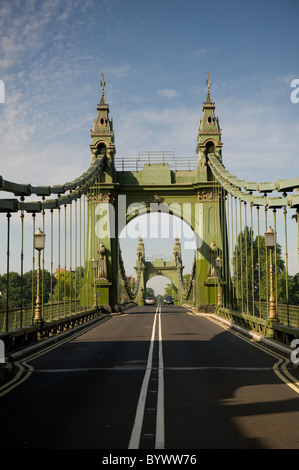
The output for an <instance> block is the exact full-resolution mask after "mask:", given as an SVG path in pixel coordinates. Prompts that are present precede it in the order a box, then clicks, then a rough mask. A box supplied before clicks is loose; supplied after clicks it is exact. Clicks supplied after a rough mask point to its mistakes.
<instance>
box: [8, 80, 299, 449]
mask: <svg viewBox="0 0 299 470" xmlns="http://www.w3.org/2000/svg"><path fill="white" fill-rule="evenodd" d="M207 85H208V89H207V96H206V99H205V101H204V103H203V106H202V116H201V118H200V120H199V129H198V134H197V145H196V155H195V156H193V157H180V158H178V157H176V156H175V155H174V153H173V152H168V151H167V152H166V151H165V152H140V153H139V155H138V157H136V159H133V158H129V159H125V158H123V157H120V158H117V157H116V148H115V136H114V130H113V123H112V120H111V119H110V116H109V113H110V110H109V105H108V103H107V101H106V96H105V82H104V76H102V81H101V88H102V94H101V97H100V101H99V103H98V105H97V114H96V118H95V120H94V122H93V126H92V129H91V144H90V153H91V157H90V162H89V167H88V169H87V170H86V172H84V173H83V174H82V175H81V176H79V177H78V178H76V179H75V180H73V181H71V182H63V181H59V182H58V184H57V185H53V186H45V185H42V186H33V185H31V184H30V183H28V184H20V183H19V182H12V181H7V180H6V179H5V177H4V176H1V177H0V190H1V192H2V197H1V198H0V217H1V230H2V231H1V234H2V241H1V250H2V253H1V260H2V275H1V278H0V281H1V287H0V290H1V296H0V360H1V367H0V372H3V370H7V371H8V372H10V374H9V375H8V376H7V375H5V374H2V375H1V377H2V378H3V377H4V384H3V385H2V386H0V413H1V417H2V422H3V426H4V428H5V429H6V433H5V436H3V438H2V439H1V446H2V447H4V448H41V447H43V448H45V447H48V448H58V447H62V448H80V447H82V448H111V447H113V448H114V449H116V448H129V449H135V448H145V449H148V448H156V449H162V448H167V447H168V448H189V449H190V448H198V447H200V448H202V447H207V448H211V447H217V446H219V447H229V448H231V447H235V446H236V447H246V448H252V447H271V448H278V447H281V446H283V442H288V447H292V448H294V447H296V446H297V445H298V439H297V434H296V433H297V430H298V419H299V417H298V416H297V415H298V409H297V408H298V406H297V403H298V400H297V394H298V393H299V388H298V378H296V376H295V375H294V374H295V372H294V371H293V372H292V365H290V361H289V360H287V359H286V358H285V356H284V355H283V354H282V355H281V354H280V353H278V352H275V353H274V352H273V350H272V349H271V350H270V351H272V352H269V350H268V351H266V349H264V348H263V346H262V345H261V344H259V345H258V346H257V345H256V344H255V343H254V341H253V342H251V341H250V340H245V337H244V336H242V337H241V335H240V334H238V333H237V332H236V330H234V326H235V327H236V328H238V327H242V329H243V330H242V331H247V332H251V333H250V334H252V335H254V334H256V335H258V337H259V338H264V339H265V341H268V342H269V343H267V344H271V345H272V346H273V345H281V348H287V347H288V346H290V345H291V343H292V341H293V340H294V339H297V338H299V306H298V305H296V302H295V301H294V299H296V295H295V296H294V279H293V278H292V277H291V276H290V275H289V265H288V260H289V256H288V247H289V238H288V237H289V230H288V229H289V224H290V223H291V224H293V225H294V224H297V234H298V236H297V239H298V240H297V244H298V246H299V225H298V212H299V195H298V194H297V192H298V188H299V177H298V178H293V179H289V180H279V179H278V180H277V181H274V182H247V181H244V180H240V179H238V178H237V177H236V176H233V175H232V174H231V173H230V172H229V171H228V170H227V169H226V168H225V166H224V163H223V160H224V159H223V155H222V146H223V143H222V139H221V137H222V131H221V129H220V124H219V119H218V118H217V117H216V115H215V103H214V102H213V101H212V98H211V93H210V86H211V82H210V79H208V80H207ZM156 212H161V213H166V214H171V215H172V216H174V217H179V218H180V219H181V220H183V221H184V222H186V223H187V224H188V225H189V226H190V227H191V229H192V230H193V232H194V240H195V242H194V247H195V248H194V258H193V264H192V267H191V270H190V272H189V273H188V274H189V277H188V282H184V277H183V276H184V262H183V255H182V247H181V242H180V239H179V237H176V238H175V242H174V245H173V247H172V251H173V253H172V256H171V257H170V258H167V257H165V256H164V255H157V256H153V257H150V258H149V257H147V256H146V252H145V246H144V241H143V238H142V237H141V236H140V237H139V240H138V241H137V242H136V255H135V272H136V274H135V278H133V277H132V275H131V276H130V277H128V275H127V273H126V266H125V264H124V261H123V255H122V251H121V249H120V243H119V238H120V234H121V232H122V230H123V229H124V228H125V227H126V226H127V224H128V223H129V222H130V221H132V220H134V219H135V218H137V217H138V216H140V215H143V214H149V213H156ZM293 241H294V240H293ZM159 251H160V250H159V249H158V247H157V252H159ZM283 252H284V258H283ZM298 252H299V248H298ZM16 258H18V263H17V264H19V272H16V271H15V270H12V269H11V266H12V265H13V266H15V265H16ZM297 261H298V260H297ZM157 275H163V276H165V277H167V278H168V279H169V281H170V283H171V285H172V287H173V290H174V292H175V294H176V295H175V304H176V305H174V306H168V307H165V306H163V307H161V306H157V307H151V306H146V305H144V303H145V295H146V285H147V282H148V280H149V279H151V278H152V277H154V276H157ZM185 279H186V278H185ZM295 294H296V286H295ZM163 312H164V314H163ZM162 319H163V320H162ZM108 320H109V321H108ZM152 322H153V323H152ZM225 322H226V323H225ZM223 325H231V326H230V327H227V326H223ZM232 325H233V327H232ZM227 331H229V332H230V333H227ZM69 334H70V336H68V335H69ZM231 334H233V335H234V336H233V338H234V339H233V340H232V339H231ZM59 339H60V340H61V341H59ZM246 341H247V342H246ZM56 342H57V343H56ZM247 343H249V344H247ZM148 348H149V349H148ZM252 348H253V349H252ZM289 350H290V349H288V351H289ZM284 351H285V350H284ZM284 354H285V353H284ZM22 358H23V359H22ZM244 372H245V374H244ZM143 374H144V375H143ZM202 374H204V377H203V376H202ZM223 374H225V381H226V385H225V387H224V388H222V385H223V383H224V382H223V380H224V376H223ZM261 374H262V375H261ZM83 376H84V379H83ZM50 377H51V378H50ZM29 379H30V380H29ZM104 382H105V386H104V387H103V383H104ZM263 384H267V386H268V387H273V391H272V392H271V393H270V395H271V397H273V396H275V393H277V388H276V387H277V385H278V384H280V386H281V384H283V385H284V387H285V388H284V389H283V390H282V391H281V392H280V393H281V395H280V396H281V399H277V400H278V401H277V402H275V403H274V404H273V407H271V404H269V403H268V399H269V394H268V389H265V388H264V387H263ZM248 385H251V386H252V385H254V386H255V389H256V388H258V398H256V400H257V401H258V400H262V401H264V402H267V406H268V408H267V410H266V411H265V408H264V407H262V408H261V412H259V411H258V409H257V406H258V405H257V402H256V403H251V401H252V400H254V399H255V398H254V397H255V395H253V394H252V391H251V388H250V387H249V389H248ZM19 387H23V391H24V393H23V395H22V396H23V397H25V398H24V399H23V402H22V403H21V402H20V400H19V399H18V398H17V396H18V395H17V396H16V395H15V394H17V393H18V392H17V390H18V388H19ZM140 388H141V392H140V396H139V393H137V390H140ZM40 390H41V391H42V392H41V393H40V392H39V391H40ZM271 390H272V388H271ZM193 391H194V394H193ZM123 396H125V397H126V402H125V409H124V407H123V404H122V403H123V400H122V398H123ZM138 396H139V398H138ZM236 396H238V399H237V402H236V403H237V404H235V401H234V400H236ZM29 397H30V399H29ZM79 397H81V398H82V397H85V398H86V399H85V398H84V399H83V400H81V398H79ZM28 400H29V401H28ZM45 400H46V401H47V405H48V404H49V403H52V405H53V406H47V407H45V406H44V404H45ZM250 404H252V406H253V407H254V409H253V408H250ZM286 404H287V408H285V407H286ZM236 406H237V408H238V412H237V415H238V416H237V415H236ZM41 407H42V410H43V412H42V414H43V423H45V424H44V425H43V424H40V410H41ZM188 407H189V408H188ZM190 410H192V412H191V413H190ZM207 410H208V412H207ZM274 410H275V411H274ZM290 410H291V411H293V415H292V416H293V419H292V423H290V422H289V420H287V416H288V412H289V411H290ZM277 412H279V413H280V415H279V421H278V422H277V421H275V423H274V424H275V425H273V426H272V427H271V424H273V416H276V415H275V413H277ZM259 414H261V416H263V418H260V417H259ZM243 415H244V416H245V422H244V423H243V421H242V425H240V426H238V425H236V422H238V423H239V421H240V420H241V417H242V416H243ZM11 416H14V418H13V421H12V422H13V428H11ZM207 416H208V419H206V418H207ZM236 416H237V418H236ZM249 417H250V419H249ZM251 417H254V421H253V422H251ZM212 418H213V419H212ZM257 419H258V420H259V421H258V423H259V425H258V426H257V425H256V423H257V421H256V420H257ZM275 419H276V418H275ZM213 420H214V421H213ZM269 420H270V422H269ZM286 420H287V422H286ZM24 422H26V423H27V426H26V429H24V426H21V425H20V426H17V425H16V423H19V424H20V423H24ZM37 422H38V423H39V425H38V426H37V425H36V423H37ZM202 422H205V432H203V429H202V427H201V425H200V423H202ZM213 422H217V426H216V427H215V426H213ZM240 422H241V421H240ZM62 423H63V424H62ZM219 423H222V424H221V425H219ZM218 425H219V426H218ZM40 426H42V432H40V431H39V428H40ZM211 426H212V428H211ZM62 430H63V432H62ZM259 430H261V431H260V434H258V433H259ZM282 433H283V435H284V440H283V442H281V435H282ZM265 436H266V437H265Z"/></svg>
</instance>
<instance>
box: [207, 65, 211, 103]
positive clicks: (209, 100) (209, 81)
mask: <svg viewBox="0 0 299 470" xmlns="http://www.w3.org/2000/svg"><path fill="white" fill-rule="evenodd" d="M206 84H207V85H208V94H207V98H206V103H212V99H211V95H210V88H211V84H212V82H211V79H210V72H208V79H207V80H206Z"/></svg>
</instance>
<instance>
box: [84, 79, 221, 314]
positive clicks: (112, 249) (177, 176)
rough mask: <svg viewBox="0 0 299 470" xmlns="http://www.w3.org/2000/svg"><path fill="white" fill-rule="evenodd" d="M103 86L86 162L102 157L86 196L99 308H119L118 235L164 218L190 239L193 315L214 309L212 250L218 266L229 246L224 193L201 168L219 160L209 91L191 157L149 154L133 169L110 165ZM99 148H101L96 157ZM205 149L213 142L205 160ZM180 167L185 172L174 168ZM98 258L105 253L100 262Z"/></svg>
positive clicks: (89, 256) (124, 162) (123, 163)
mask: <svg viewBox="0 0 299 470" xmlns="http://www.w3.org/2000/svg"><path fill="white" fill-rule="evenodd" d="M104 86H105V84H104V80H102V98H101V101H100V103H99V105H98V107H97V112H98V113H97V118H96V119H95V121H94V126H93V129H92V132H91V137H92V143H91V145H90V148H91V152H92V156H93V157H92V158H96V157H97V156H98V153H99V151H101V152H103V151H104V152H106V154H105V155H104V158H105V167H104V171H103V172H102V173H101V175H100V177H99V178H98V179H97V180H95V184H94V186H93V187H91V188H90V189H89V193H88V203H89V204H88V227H87V251H86V279H89V280H90V279H92V274H91V273H92V260H93V259H99V262H100V263H102V265H104V266H105V269H104V268H102V271H101V272H102V276H97V278H96V281H95V284H96V290H97V291H100V295H101V304H102V305H104V306H105V307H107V308H108V309H111V310H117V309H118V305H119V302H120V300H119V267H120V265H121V261H120V259H119V245H120V242H119V237H120V234H121V231H122V230H123V229H124V228H125V227H126V226H127V225H128V223H129V222H130V221H132V220H133V219H134V218H135V217H137V215H142V214H146V213H149V212H150V213H152V212H157V211H162V212H163V210H164V211H166V212H167V213H171V214H173V215H176V216H177V217H179V218H181V219H182V220H184V221H185V222H186V223H187V224H189V226H190V227H191V228H192V230H193V231H194V234H195V241H196V246H195V271H194V275H195V290H196V295H195V301H194V302H195V304H196V307H197V308H200V309H204V310H207V309H209V308H211V309H213V306H214V304H215V299H216V298H217V295H216V293H217V278H216V277H215V276H211V272H214V271H213V270H212V266H213V263H214V255H215V251H213V250H212V251H211V246H212V244H213V246H214V247H215V246H216V252H217V256H220V257H221V258H224V257H226V256H227V248H226V245H225V243H226V242H225V240H226V239H227V238H226V236H225V230H226V229H225V227H226V224H225V202H224V196H223V195H224V193H223V191H222V188H221V186H220V185H219V184H218V183H217V181H216V180H215V179H214V178H213V177H212V174H211V171H210V170H209V168H208V165H207V161H208V160H209V158H210V156H211V155H213V156H215V157H217V158H219V159H220V158H221V148H222V143H221V131H220V128H219V123H218V119H216V117H215V114H214V108H215V105H214V103H213V102H212V100H211V97H210V91H209V89H208V95H207V98H206V101H205V103H204V104H203V118H202V120H200V126H199V131H198V138H197V148H196V151H197V157H195V158H193V159H192V158H191V159H190V158H188V159H187V160H186V159H185V160H184V159H180V160H176V159H175V158H174V155H173V154H171V153H170V152H166V153H164V152H162V153H161V154H159V155H157V153H155V152H153V153H146V154H144V153H141V154H139V156H138V158H137V159H134V160H133V161H132V159H120V160H117V159H116V158H115V153H116V150H115V142H114V131H113V127H112V121H111V120H110V119H109V106H108V104H107V102H106V98H105V95H104ZM99 142H101V143H103V144H105V145H102V146H101V148H100V149H99V148H98V145H99ZM207 142H212V146H211V147H209V149H208V150H209V152H210V153H208V155H207V154H206V150H207V148H206V145H207ZM211 152H213V153H211ZM182 164H183V169H182V168H179V165H182ZM100 247H102V248H100ZM101 250H102V253H104V255H103V254H102V258H101V255H100V251H101ZM144 266H145V265H144ZM103 269H104V271H105V272H103ZM141 271H142V269H141V268H140V272H141ZM89 282H90V281H89ZM178 282H179V281H178ZM135 294H136V292H135Z"/></svg>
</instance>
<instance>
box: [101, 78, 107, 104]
mask: <svg viewBox="0 0 299 470" xmlns="http://www.w3.org/2000/svg"><path fill="white" fill-rule="evenodd" d="M105 86H106V82H105V80H104V74H103V73H102V80H101V87H102V97H101V101H100V104H107V102H106V98H105V93H104V88H105Z"/></svg>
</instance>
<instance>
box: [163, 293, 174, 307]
mask: <svg viewBox="0 0 299 470" xmlns="http://www.w3.org/2000/svg"><path fill="white" fill-rule="evenodd" d="M165 304H166V305H174V300H173V297H172V295H165V297H164V305H165Z"/></svg>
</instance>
